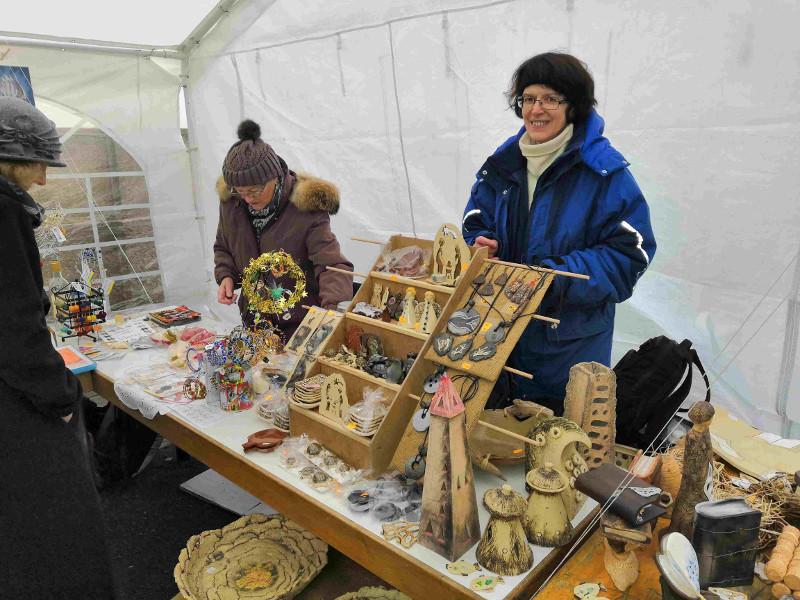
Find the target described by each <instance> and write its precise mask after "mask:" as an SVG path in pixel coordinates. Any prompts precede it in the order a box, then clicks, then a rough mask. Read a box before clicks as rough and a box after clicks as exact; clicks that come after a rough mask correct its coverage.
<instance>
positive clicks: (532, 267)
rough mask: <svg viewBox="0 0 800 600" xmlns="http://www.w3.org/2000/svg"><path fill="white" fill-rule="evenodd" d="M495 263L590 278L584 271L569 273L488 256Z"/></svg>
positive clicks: (576, 277)
mask: <svg viewBox="0 0 800 600" xmlns="http://www.w3.org/2000/svg"><path fill="white" fill-rule="evenodd" d="M486 260H489V261H491V262H493V263H497V264H498V265H505V266H507V267H517V268H519V267H525V268H528V269H532V270H534V271H539V272H540V273H553V274H554V275H563V276H564V277H574V278H575V279H589V276H588V275H584V274H583V273H569V272H567V271H557V270H555V269H548V268H547V267H536V266H533V265H522V264H519V263H512V262H506V261H504V260H498V259H496V258H488V259H486Z"/></svg>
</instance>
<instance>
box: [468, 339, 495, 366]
mask: <svg viewBox="0 0 800 600" xmlns="http://www.w3.org/2000/svg"><path fill="white" fill-rule="evenodd" d="M496 353H497V346H496V345H495V344H493V343H491V342H488V343H486V344H484V345H483V346H481V347H480V348H477V349H475V350H473V351H472V352H470V355H469V358H470V360H474V361H475V362H478V361H481V360H486V359H487V358H492V357H493V356H494V355H495V354H496Z"/></svg>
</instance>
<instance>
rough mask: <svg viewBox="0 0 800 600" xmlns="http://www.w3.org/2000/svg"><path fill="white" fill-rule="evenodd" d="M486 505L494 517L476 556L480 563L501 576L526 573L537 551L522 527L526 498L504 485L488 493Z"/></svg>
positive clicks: (486, 494) (484, 499)
mask: <svg viewBox="0 0 800 600" xmlns="http://www.w3.org/2000/svg"><path fill="white" fill-rule="evenodd" d="M483 505H484V506H485V507H486V510H488V511H489V514H490V515H491V517H490V519H489V524H488V525H487V526H486V531H484V532H483V537H481V541H480V543H479V544H478V550H477V552H476V554H475V556H476V557H477V559H478V564H480V565H481V566H482V567H483V568H484V569H488V570H489V571H492V572H493V573H497V574H498V575H519V574H521V573H524V572H525V571H527V570H528V569H530V568H531V565H532V564H533V552H532V551H531V547H530V546H529V545H528V540H527V539H526V538H525V530H524V529H523V527H522V517H523V515H524V514H525V509H526V508H527V505H526V503H525V498H523V497H522V496H521V495H520V494H518V493H517V492H515V491H514V490H512V489H511V486H510V485H504V486H503V487H501V488H495V489H491V490H487V491H486V493H485V494H484V495H483ZM562 510H563V505H562Z"/></svg>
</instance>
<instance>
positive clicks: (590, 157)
mask: <svg viewBox="0 0 800 600" xmlns="http://www.w3.org/2000/svg"><path fill="white" fill-rule="evenodd" d="M507 97H508V102H509V106H510V107H511V108H513V109H514V112H515V113H516V114H517V116H518V117H520V118H521V119H522V121H523V127H522V129H520V131H518V132H517V133H516V135H513V136H512V137H510V138H509V139H508V140H506V141H505V142H504V143H503V144H502V145H501V146H500V147H499V148H498V149H497V150H496V151H495V152H494V154H492V155H491V156H490V157H489V158H488V159H487V160H486V162H485V163H484V164H483V166H482V167H481V168H480V170H479V171H478V173H477V181H476V182H475V185H474V186H473V187H472V192H471V194H470V198H469V202H468V203H467V207H466V209H465V210H464V220H463V225H462V229H463V234H464V238H465V239H466V240H467V243H469V244H473V245H477V246H486V247H487V248H488V250H489V255H490V256H495V257H497V258H499V259H501V260H506V261H511V262H516V263H523V264H529V265H541V266H544V267H548V268H552V269H558V270H562V271H570V272H572V273H583V274H586V275H588V276H589V277H590V279H589V280H588V281H587V280H581V279H575V278H571V277H563V276H557V277H555V278H554V280H553V283H552V285H551V287H550V290H549V292H548V294H547V295H546V296H545V299H544V301H543V302H542V305H541V307H540V309H539V310H538V311H537V312H538V313H539V314H543V315H547V316H552V317H556V318H558V319H560V320H561V323H560V324H559V325H558V326H557V327H555V328H554V327H551V326H550V325H548V324H547V323H545V322H542V321H531V323H530V325H529V326H528V328H527V330H526V331H525V333H524V335H523V336H522V338H521V339H520V341H519V343H518V344H517V346H516V348H515V349H514V352H513V353H512V355H511V358H510V360H509V364H510V365H511V366H514V367H516V368H518V369H521V370H524V371H527V372H530V373H532V374H533V376H534V378H533V380H532V381H531V380H526V379H522V378H519V377H514V378H513V380H512V385H511V397H512V398H524V399H529V400H535V401H537V402H540V403H542V404H545V405H547V406H549V407H550V408H553V409H554V410H555V411H556V412H557V414H560V413H561V412H562V411H563V399H564V392H565V386H566V383H567V380H568V378H569V369H570V367H571V366H572V365H574V364H576V363H579V362H586V361H595V362H599V363H602V364H604V365H608V364H609V362H610V360H611V339H612V334H613V331H614V311H615V306H616V304H617V303H619V302H623V301H624V300H626V299H628V298H629V297H630V296H631V294H632V293H633V288H634V286H635V285H636V282H637V281H638V279H639V277H641V275H642V273H644V271H645V269H647V267H648V265H649V264H650V261H651V260H652V259H653V255H654V254H655V250H656V242H655V238H654V236H653V230H652V227H651V225H650V212H649V209H648V207H647V203H646V202H645V199H644V197H643V196H642V192H641V190H640V189H639V186H638V185H637V184H636V181H635V180H634V178H633V175H631V173H630V171H629V170H628V165H629V163H628V162H627V161H626V160H625V158H624V157H623V156H622V155H621V154H620V153H619V152H618V151H617V150H615V149H614V148H613V147H612V146H611V144H610V143H609V141H608V140H607V139H606V138H605V137H603V126H604V123H603V119H602V118H601V117H600V115H598V114H597V112H595V110H594V106H595V104H597V101H596V100H595V98H594V80H593V79H592V76H591V75H590V74H589V72H588V70H587V68H586V66H585V65H584V64H583V63H582V62H581V61H579V60H578V59H577V58H575V57H574V56H571V55H569V54H561V53H546V54H539V55H537V56H534V57H533V58H530V59H528V60H526V61H525V62H524V63H522V64H521V65H520V66H519V67H518V68H517V70H516V71H515V72H514V75H513V77H512V79H511V85H510V88H509V90H508V92H507ZM509 401H510V400H509Z"/></svg>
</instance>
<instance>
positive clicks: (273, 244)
mask: <svg viewBox="0 0 800 600" xmlns="http://www.w3.org/2000/svg"><path fill="white" fill-rule="evenodd" d="M217 192H218V194H219V197H220V207H219V225H218V226H217V240H216V242H215V243H214V278H215V279H216V281H217V283H218V284H219V283H220V282H221V281H222V280H223V279H224V278H225V277H231V278H233V281H234V285H235V286H236V287H239V286H240V285H241V281H242V272H243V271H244V269H245V267H247V265H248V264H249V263H250V259H252V258H257V257H258V256H260V255H261V254H263V253H264V252H273V251H275V250H284V251H286V252H288V253H289V254H291V255H292V257H293V258H294V260H295V262H297V264H298V265H300V267H301V268H302V269H303V271H304V272H305V274H306V290H307V292H308V297H307V298H305V299H304V300H303V304H307V305H317V306H322V307H323V308H334V307H335V306H336V305H337V304H338V303H339V302H342V301H343V300H350V299H352V297H353V278H352V277H351V276H348V275H344V274H342V273H336V272H334V271H327V270H326V269H325V267H328V266H330V267H337V268H339V269H346V270H348V271H352V270H353V264H352V263H351V262H350V261H348V260H347V259H346V258H345V257H344V256H343V255H342V251H341V249H340V247H339V242H338V240H337V239H336V236H335V235H334V234H333V232H332V231H331V223H330V215H333V214H336V212H337V211H338V210H339V191H338V190H337V189H336V186H334V185H333V184H332V183H329V182H327V181H324V180H322V179H318V178H316V177H311V176H309V175H305V174H302V173H301V174H299V175H298V174H295V173H294V172H292V171H289V170H288V169H287V170H286V175H285V177H284V187H283V192H282V195H281V209H280V210H281V212H280V214H279V215H278V217H277V219H275V220H274V221H273V222H272V223H270V224H269V225H268V226H267V227H265V228H264V230H263V231H262V232H261V236H260V239H256V233H255V230H254V229H253V225H252V224H251V222H250V218H249V214H248V210H247V205H246V203H245V202H244V200H242V198H240V197H239V196H238V195H236V194H235V193H234V194H231V192H230V190H229V188H228V186H226V185H225V182H224V181H223V180H222V178H221V177H220V178H219V180H218V181H217ZM246 309H247V301H246V300H245V299H243V298H241V297H240V298H239V310H240V312H241V313H242V317H243V319H245V320H249V319H248V315H247V310H246ZM305 314H306V311H305V310H304V309H303V308H302V307H301V306H299V305H298V306H296V307H295V308H293V309H292V310H291V317H290V319H288V320H285V319H279V320H278V321H277V322H276V324H277V325H278V326H279V327H280V328H281V330H283V331H284V333H285V334H287V335H291V333H292V332H293V331H294V330H295V329H296V328H297V326H298V325H299V323H300V321H302V320H303V317H304V316H305Z"/></svg>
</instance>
